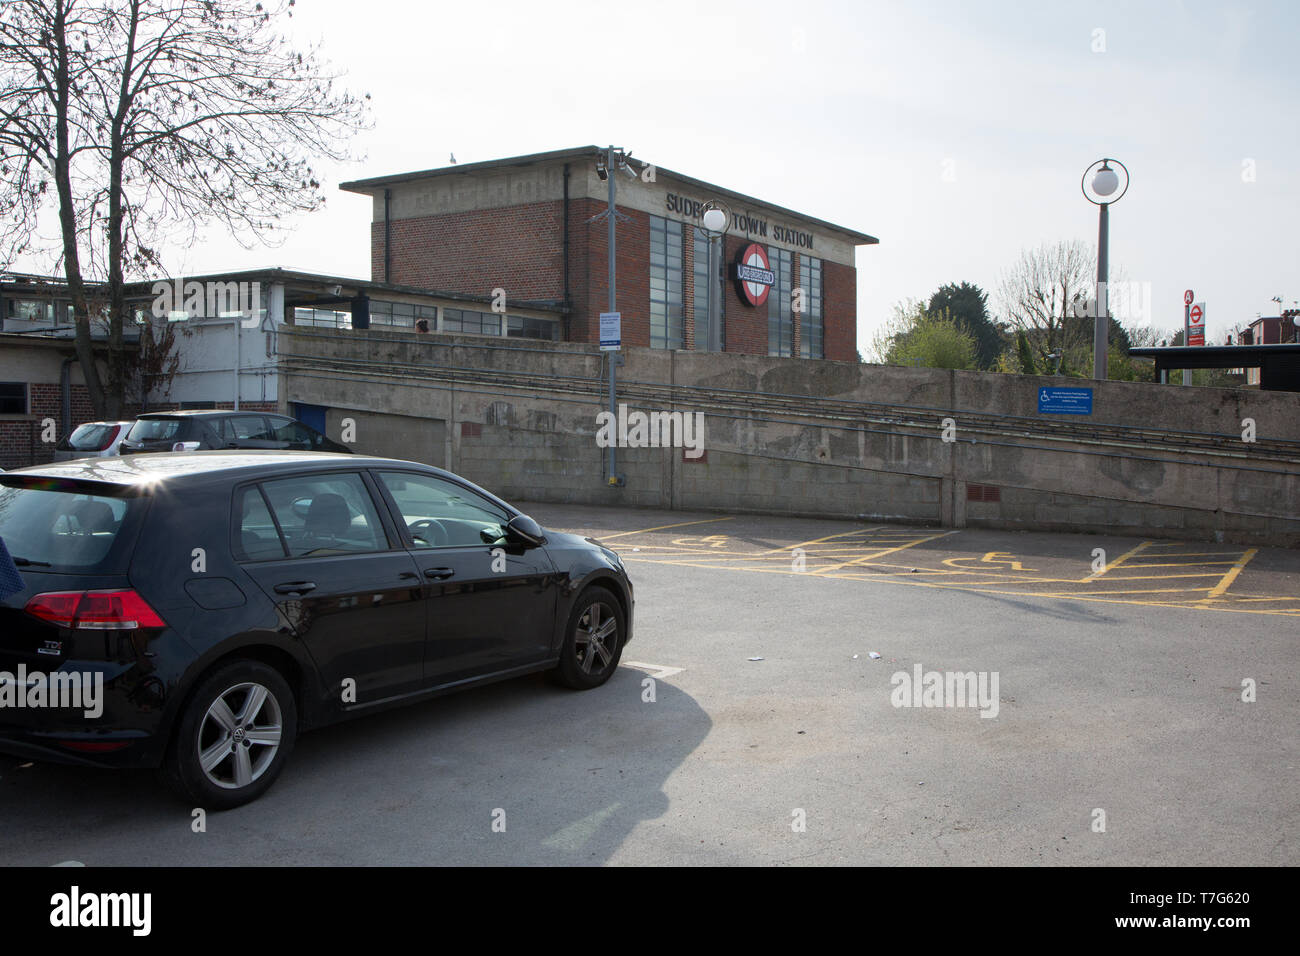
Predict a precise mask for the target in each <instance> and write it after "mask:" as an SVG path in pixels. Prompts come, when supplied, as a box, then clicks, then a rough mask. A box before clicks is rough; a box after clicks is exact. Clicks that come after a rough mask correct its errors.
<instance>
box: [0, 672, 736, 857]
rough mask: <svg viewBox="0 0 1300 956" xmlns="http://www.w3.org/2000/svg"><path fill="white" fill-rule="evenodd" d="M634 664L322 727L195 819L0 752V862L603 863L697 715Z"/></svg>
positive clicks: (123, 785)
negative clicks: (261, 776) (257, 783)
mask: <svg viewBox="0 0 1300 956" xmlns="http://www.w3.org/2000/svg"><path fill="white" fill-rule="evenodd" d="M648 676H649V675H647V674H646V673H643V672H642V671H640V670H636V669H633V668H629V667H620V668H619V669H618V671H616V672H615V674H614V676H613V677H612V678H611V679H610V680H609V682H608V683H607V684H605V685H604V686H603V687H600V688H597V689H596V690H593V691H587V692H574V691H569V690H564V689H561V688H558V687H555V686H553V685H552V684H551V683H550V682H549V681H547V680H546V678H545V676H544V675H533V676H529V677H524V678H518V679H515V680H511V681H506V682H503V683H500V684H494V685H491V686H488V687H483V688H479V689H475V690H469V691H466V692H464V693H460V694H455V695H451V696H448V697H444V698H439V699H436V700H433V701H428V702H425V703H421V704H415V705H412V706H410V707H404V708H401V709H398V710H392V711H388V712H386V713H382V714H376V715H373V716H370V717H364V718H359V719H357V720H354V721H349V722H347V723H344V724H340V725H335V726H333V727H328V728H324V729H322V730H319V731H316V732H313V733H310V734H307V735H304V736H302V737H301V738H299V740H298V744H297V747H296V749H295V751H294V754H293V756H292V759H291V760H290V761H289V763H288V765H287V766H286V768H285V771H284V773H283V774H282V775H281V776H280V778H279V780H277V781H276V783H275V785H274V786H273V787H272V788H271V790H270V791H269V792H268V793H267V794H266V795H265V796H263V797H262V798H261V799H259V800H257V801H255V802H254V803H252V804H249V805H247V806H245V807H240V808H238V809H236V810H231V811H227V812H225V813H211V814H206V816H205V819H204V820H203V822H204V824H205V828H204V829H203V830H202V831H199V832H196V830H197V824H196V822H195V821H196V819H198V818H197V816H196V815H195V813H194V810H195V809H196V808H191V807H187V806H185V805H184V804H182V803H179V802H178V801H177V800H176V799H175V798H173V797H172V796H171V794H170V793H169V792H168V791H166V790H165V789H163V788H162V786H161V784H160V783H159V782H158V781H157V780H156V778H155V776H154V775H153V774H152V773H150V772H147V771H102V770H96V769H91V768H81V767H67V766H58V765H47V764H30V765H25V764H27V762H26V761H20V760H16V759H13V758H9V757H0V819H3V820H4V821H5V823H6V830H7V831H8V833H9V834H10V838H9V839H8V840H6V841H5V843H4V845H3V847H0V864H4V865H49V864H53V863H60V862H67V861H78V862H82V863H85V864H86V865H89V866H108V865H151V864H159V865H188V864H199V865H202V864H213V865H241V864H269V865H278V864H315V865H350V864H359V865H387V864H395V865H431V864H457V865H475V864H510V863H519V864H599V863H603V862H606V861H607V860H609V859H610V858H611V856H613V855H614V854H615V853H616V852H617V851H618V849H619V848H620V847H621V846H622V844H623V842H624V841H625V840H626V839H627V837H628V835H629V834H630V833H631V832H632V831H633V830H634V829H635V828H636V827H638V826H639V825H641V824H643V823H645V822H647V821H652V820H654V819H656V818H658V817H661V816H663V815H664V814H665V812H666V811H667V810H668V807H669V800H668V797H667V796H666V794H665V792H664V786H665V782H666V781H667V780H668V778H669V777H670V776H671V775H672V774H673V773H674V772H675V771H676V769H677V768H678V767H679V766H680V765H681V764H682V763H683V761H684V760H685V759H686V758H687V756H688V755H689V754H690V753H691V752H692V751H693V750H694V749H695V748H696V747H697V746H698V745H699V744H700V742H701V741H702V740H703V739H704V738H705V737H706V736H707V734H708V732H709V730H710V727H711V722H710V720H709V717H708V715H707V714H706V713H705V712H704V711H703V709H702V708H701V707H700V706H699V705H698V704H697V703H696V702H695V701H694V700H693V699H692V698H690V697H689V696H687V695H686V694H685V693H683V692H682V691H680V690H678V689H677V688H675V687H673V686H672V685H670V684H669V683H667V682H665V681H663V680H655V681H654V682H653V684H652V685H647V684H646V683H645V681H646V679H647V677H648ZM651 696H653V701H651V700H650V699H649V698H650V697H651Z"/></svg>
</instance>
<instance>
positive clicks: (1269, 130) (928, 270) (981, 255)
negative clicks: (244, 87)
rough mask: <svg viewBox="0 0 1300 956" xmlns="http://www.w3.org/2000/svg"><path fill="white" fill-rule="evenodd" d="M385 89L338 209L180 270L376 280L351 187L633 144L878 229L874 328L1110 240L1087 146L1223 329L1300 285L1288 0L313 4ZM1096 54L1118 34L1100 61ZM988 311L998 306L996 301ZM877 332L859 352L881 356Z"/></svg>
mask: <svg viewBox="0 0 1300 956" xmlns="http://www.w3.org/2000/svg"><path fill="white" fill-rule="evenodd" d="M296 11H297V13H296V15H295V17H294V20H293V25H294V30H295V31H297V32H298V33H299V34H300V35H301V36H302V37H303V38H306V39H313V40H319V41H320V42H321V43H322V44H323V47H324V51H325V53H326V54H327V56H328V57H329V58H330V59H331V60H332V61H333V62H334V63H335V64H337V65H338V66H341V67H344V68H345V69H346V70H347V72H348V75H349V85H350V87H351V88H352V89H354V90H356V91H357V92H368V93H370V94H371V95H372V97H373V100H374V111H375V112H374V119H375V126H374V129H373V130H371V131H369V132H367V133H365V134H363V136H362V137H361V138H360V139H359V140H358V142H357V144H356V146H357V149H358V151H359V152H361V153H363V154H364V155H365V158H364V160H363V161H361V162H359V163H356V164H352V165H350V166H343V167H339V168H329V169H326V170H324V172H325V174H326V182H327V187H328V193H329V200H328V204H327V209H326V211H324V212H321V213H316V214H313V215H311V216H310V217H307V218H304V219H300V220H298V221H296V223H295V228H294V232H293V233H292V235H291V236H290V237H289V238H288V241H287V242H285V244H284V245H282V246H280V247H278V248H275V249H256V250H253V251H243V250H241V249H240V248H239V247H238V246H237V245H236V244H234V243H233V242H231V241H229V240H227V239H226V238H225V237H224V236H222V235H219V234H210V235H209V236H208V241H206V242H204V243H203V244H202V245H201V246H200V247H197V248H195V249H193V250H190V251H189V252H187V253H183V254H180V255H178V258H177V260H176V261H175V263H174V267H175V269H176V270H183V271H204V272H206V271H218V270H224V269H229V268H248V267H255V266H264V265H285V266H292V267H296V268H301V269H304V270H308V271H312V272H324V273H334V274H341V275H347V276H356V277H363V278H364V277H368V276H369V262H370V259H369V221H370V204H369V200H368V199H367V198H365V197H362V196H357V195H353V194H351V193H341V192H338V191H337V184H338V183H339V182H340V181H346V180H348V179H356V178H364V177H369V176H378V175H382V174H387V173H398V172H404V171H409V170H414V169H426V168H429V167H434V166H441V165H445V164H446V162H447V158H448V155H449V153H452V152H454V153H455V154H456V158H457V159H458V160H459V161H460V162H462V163H467V162H476V161H481V160H489V159H495V158H499V157H503V156H513V155H519V154H523V153H531V152H538V151H543V150H550V149H559V148H564V147H570V146H580V145H585V144H589V143H595V144H602V145H603V144H608V143H614V144H617V145H620V146H624V147H626V148H628V149H632V150H634V151H635V153H636V156H637V157H638V158H640V159H644V160H646V161H648V162H652V163H656V164H659V165H663V166H666V167H669V168H671V169H674V170H677V171H679V172H682V173H685V174H687V175H690V176H694V177H696V178H698V179H703V180H706V181H710V182H714V183H717V184H719V185H724V186H727V187H729V188H731V189H735V190H737V191H739V192H743V193H747V194H749V195H752V196H755V197H757V198H760V199H764V200H767V201H770V202H773V203H777V204H779V205H783V206H787V207H789V208H791V209H795V210H798V211H801V212H806V213H808V214H810V215H813V216H817V217H820V218H823V219H827V220H830V221H831V222H835V223H839V224H842V225H845V226H848V227H850V228H853V229H858V230H861V231H863V232H867V233H870V234H871V235H874V236H877V237H878V238H879V239H880V245H878V246H870V247H864V248H861V249H859V250H858V260H857V261H858V337H859V343H860V345H862V346H865V345H866V343H867V342H869V340H870V337H871V334H872V332H873V331H874V329H875V328H876V327H877V326H878V325H879V324H880V323H881V322H882V321H884V320H885V319H886V318H888V317H889V315H890V313H891V309H892V306H893V305H894V303H896V302H898V301H900V300H902V299H906V298H925V297H928V296H929V295H930V293H931V292H933V291H934V289H935V288H937V287H938V286H939V285H941V284H943V283H945V282H959V281H962V280H967V281H970V282H974V283H977V284H978V285H980V286H981V287H983V288H984V289H985V290H987V291H989V292H990V294H991V299H993V298H994V297H995V290H996V287H997V283H998V278H999V276H1000V275H1001V273H1002V272H1003V271H1004V270H1006V269H1007V268H1008V267H1009V266H1010V265H1011V264H1012V263H1013V262H1014V261H1015V259H1016V258H1017V257H1018V256H1019V254H1020V251H1021V250H1022V248H1024V247H1027V246H1035V245H1038V244H1040V243H1047V242H1055V241H1058V240H1063V239H1082V240H1085V241H1087V242H1089V243H1095V241H1096V237H1097V208H1096V207H1095V206H1093V205H1091V204H1089V203H1088V202H1087V201H1086V200H1085V199H1084V198H1083V196H1082V195H1081V194H1080V191H1079V180H1080V177H1081V176H1082V174H1083V171H1084V169H1085V168H1086V167H1087V166H1088V165H1089V163H1091V162H1092V161H1093V160H1095V159H1098V158H1100V157H1102V156H1113V157H1117V158H1118V159H1120V160H1122V161H1123V162H1124V163H1125V164H1126V165H1127V166H1128V168H1129V169H1130V170H1131V172H1132V177H1133V179H1132V186H1131V188H1130V189H1129V192H1128V194H1127V195H1126V196H1125V197H1124V198H1123V199H1122V200H1121V201H1120V202H1119V203H1117V204H1116V205H1115V206H1114V207H1113V209H1112V211H1111V262H1112V265H1113V266H1116V267H1121V268H1122V269H1123V271H1124V274H1125V277H1126V278H1127V279H1129V280H1131V281H1133V282H1136V283H1149V284H1150V285H1149V288H1150V301H1151V306H1152V310H1153V312H1154V320H1155V324H1156V325H1157V326H1158V327H1160V328H1169V327H1174V326H1179V327H1181V323H1182V319H1183V313H1182V296H1183V290H1184V289H1185V288H1188V287H1192V288H1193V289H1194V290H1195V292H1196V297H1197V299H1198V300H1200V301H1204V302H1206V304H1207V307H1206V313H1207V318H1208V328H1207V340H1209V341H1213V342H1216V343H1217V342H1221V341H1222V340H1223V336H1224V332H1225V330H1226V329H1227V328H1228V327H1230V326H1231V325H1233V324H1235V323H1237V322H1248V321H1249V320H1251V319H1253V318H1254V317H1255V316H1256V315H1257V314H1264V315H1275V314H1277V306H1276V304H1275V303H1273V302H1271V301H1270V299H1271V298H1272V297H1273V296H1275V295H1280V296H1283V297H1284V298H1285V300H1286V303H1287V305H1288V306H1291V305H1292V303H1293V302H1294V301H1295V300H1297V299H1300V269H1297V263H1300V216H1297V212H1300V182H1298V180H1300V176H1298V174H1300V128H1298V124H1297V106H1298V105H1300V78H1298V77H1297V71H1296V68H1295V47H1296V43H1297V40H1298V39H1300V13H1298V12H1297V11H1300V4H1295V3H1293V2H1278V3H1262V2H1244V3H1218V2H1185V3H1181V2H1150V3H1134V2H1116V3H1096V2H1072V3H1044V2H1041V0H1040V2H1025V3H1012V2H1007V0H1002V2H984V3H971V2H965V3H945V2H930V3H920V2H909V3H901V2H899V3H879V2H862V0H849V2H838V3H819V2H812V0H800V2H798V3H795V4H789V3H768V2H762V0H750V2H746V3H713V2H708V0H696V2H688V3H680V4H678V3H672V2H661V0H646V2H624V3H621V4H618V3H611V2H608V0H607V2H603V3H600V4H595V3H591V4H587V3H569V2H564V0H550V2H546V3H537V2H535V0H529V2H491V0H488V2H471V3H442V2H432V3H418V2H398V0H369V2H366V3H363V4H358V3H357V2H355V0H298V3H297V6H296ZM1099 51H1100V52H1099ZM991 304H993V303H991ZM864 351H865V347H864Z"/></svg>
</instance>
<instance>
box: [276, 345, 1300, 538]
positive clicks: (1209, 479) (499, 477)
mask: <svg viewBox="0 0 1300 956" xmlns="http://www.w3.org/2000/svg"><path fill="white" fill-rule="evenodd" d="M280 352H281V355H280V357H279V359H280V362H281V363H282V367H283V369H284V375H285V388H284V391H283V393H282V394H283V395H284V399H283V400H284V401H285V402H286V403H287V402H289V401H300V402H310V403H313V404H320V405H326V406H329V407H331V409H334V410H336V411H335V412H332V413H331V417H330V421H331V437H335V438H338V437H339V436H338V435H336V434H334V432H333V423H334V422H335V421H337V420H338V419H339V418H340V417H342V416H343V415H344V414H346V411H347V410H352V411H355V412H358V413H363V416H364V414H365V413H373V414H381V415H389V416H406V417H405V418H397V419H392V420H390V421H387V422H385V423H383V424H382V426H381V427H382V428H383V432H384V434H383V442H382V444H383V446H384V447H385V448H393V447H398V448H402V447H405V448H406V449H408V453H407V455H405V457H411V458H417V459H419V460H424V461H429V462H430V463H432V464H436V465H439V466H443V467H450V468H451V469H452V470H454V471H457V472H459V473H460V474H463V475H465V476H466V477H468V478H470V479H472V480H474V481H477V482H479V483H481V484H483V485H484V486H486V487H488V488H491V489H492V490H493V491H495V492H497V493H498V494H501V495H502V496H503V497H506V498H514V499H521V500H532V501H555V502H572V503H584V504H601V503H611V504H624V505H634V506H647V507H656V508H681V509H704V510H712V509H718V510H727V511H747V512H758V513H779V514H798V515H810V516H814V515H815V516H834V517H858V516H862V517H866V518H870V519H871V520H895V521H906V522H913V523H930V524H942V525H947V526H955V527H963V526H966V525H978V526H984V527H1005V528H1017V529H1031V528H1033V529H1043V530H1059V531H1091V532H1109V533H1125V534H1133V535H1149V536H1158V537H1187V538H1200V539H1210V540H1221V541H1234V542H1245V543H1256V544H1267V545H1279V546H1286V547H1296V546H1300V518H1298V517H1297V514H1298V512H1300V395H1296V394H1291V393H1280V392H1258V391H1250V390H1235V389H1210V388H1182V387H1177V386H1158V385H1139V384H1133V383H1126V382H1103V383H1088V382H1081V381H1079V380H1062V379H1056V378H1050V377H1040V376H1012V375H997V374H990V373H977V372H949V371H943V370H934V369H905V368H891V367H881V366H870V365H857V364H852V363H840V362H811V361H790V360H788V359H785V360H782V359H772V358H767V357H761V356H743V355H727V354H724V355H717V354H702V353H693V352H667V351H662V350H651V349H631V350H628V352H627V353H626V356H625V357H626V365H625V366H624V367H623V368H621V369H619V379H618V383H619V389H618V391H619V397H620V401H623V402H626V403H627V405H628V407H629V410H641V411H647V412H648V411H681V412H684V413H694V412H703V413H704V416H705V417H704V422H705V441H704V448H705V450H706V455H705V456H704V458H703V459H701V460H698V461H691V460H689V459H686V458H684V457H683V453H682V449H680V448H620V449H619V451H618V471H619V472H620V473H621V474H622V475H623V476H624V479H625V482H624V484H623V486H621V487H611V486H609V485H608V484H607V483H606V481H605V474H604V468H605V452H604V450H603V449H601V448H599V447H597V444H596V433H597V428H598V424H597V414H598V413H599V412H600V411H601V410H602V409H603V408H604V405H605V398H604V384H603V382H602V379H601V374H602V361H603V360H602V357H601V355H600V354H599V352H598V351H597V350H596V349H595V348H594V347H589V346H582V345H575V344H572V343H546V342H526V343H519V344H518V345H516V344H515V343H499V342H490V340H484V339H481V338H474V337H470V336H458V337H446V336H437V337H433V336H420V337H419V338H415V337H413V336H405V335H401V334H395V333H391V332H380V331H375V330H370V331H365V332H358V331H345V332H339V331H335V330H321V329H302V330H294V329H284V330H282V333H281V335H280ZM1049 385H1070V386H1086V385H1092V386H1093V387H1094V388H1095V393H1094V404H1093V414H1092V415H1091V416H1057V415H1039V413H1038V389H1039V388H1040V387H1043V386H1049ZM363 416H358V417H357V421H358V428H359V430H360V431H364V430H365V428H366V427H374V426H375V423H374V422H373V420H372V425H371V426H366V424H365V423H366V421H367V419H366V418H365V417H363ZM945 418H948V419H951V420H952V421H951V425H952V428H951V429H949V437H952V438H955V440H954V441H951V442H945V441H944V440H943V429H944V419H945ZM1247 418H1249V419H1253V420H1254V427H1255V430H1256V438H1257V441H1256V442H1254V443H1249V442H1245V441H1243V440H1242V430H1243V424H1242V422H1243V419H1247ZM430 420H432V421H430ZM421 422H427V423H430V427H427V428H426V427H425V425H424V424H421ZM433 423H436V424H433ZM403 428H407V429H409V430H410V434H411V440H410V441H409V442H404V441H403V440H402V439H401V437H400V436H401V434H402V429H403ZM439 444H441V447H437V446H438V445H439ZM367 445H368V442H367V439H366V436H364V435H361V434H358V442H357V445H356V447H358V448H359V449H363V450H364V449H365V448H366V447H367ZM972 486H974V487H972Z"/></svg>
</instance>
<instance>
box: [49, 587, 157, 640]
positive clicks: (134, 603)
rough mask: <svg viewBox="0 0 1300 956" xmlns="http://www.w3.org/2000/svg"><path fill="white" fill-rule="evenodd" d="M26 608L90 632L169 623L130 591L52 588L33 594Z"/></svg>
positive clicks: (60, 625) (61, 624) (59, 623)
mask: <svg viewBox="0 0 1300 956" xmlns="http://www.w3.org/2000/svg"><path fill="white" fill-rule="evenodd" d="M23 610H25V611H26V612H27V613H28V614H30V615H32V616H33V617H38V618H40V619H41V620H42V621H49V622H50V623H51V624H57V625H58V626H59V627H70V628H79V629H81V630H89V631H129V630H134V629H135V628H138V627H166V626H167V622H166V621H164V620H163V619H162V618H161V617H159V616H158V612H157V611H155V610H154V609H153V608H151V607H150V606H149V604H148V602H147V601H145V599H144V598H142V597H140V595H139V594H137V593H136V592H135V591H130V590H127V591H49V592H47V593H45V594H38V595H36V596H35V597H33V598H32V599H31V600H30V601H28V602H27V606H26V607H25V608H23Z"/></svg>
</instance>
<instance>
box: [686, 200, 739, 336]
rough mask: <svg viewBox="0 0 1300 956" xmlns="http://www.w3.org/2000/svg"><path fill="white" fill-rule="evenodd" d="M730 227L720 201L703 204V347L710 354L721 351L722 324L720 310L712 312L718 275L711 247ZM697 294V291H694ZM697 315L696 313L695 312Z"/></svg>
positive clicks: (728, 219) (696, 327)
mask: <svg viewBox="0 0 1300 956" xmlns="http://www.w3.org/2000/svg"><path fill="white" fill-rule="evenodd" d="M730 226H731V210H730V209H728V208H727V206H726V204H725V203H723V202H722V201H721V200H717V199H711V200H709V201H708V202H706V203H705V204H704V215H703V216H702V217H701V219H700V231H701V232H702V233H704V235H705V236H706V237H707V238H708V240H709V268H708V277H709V286H708V294H707V295H706V297H705V307H704V308H705V315H706V316H707V317H708V318H707V322H708V333H707V335H706V338H705V347H706V348H707V349H708V351H710V352H721V351H722V322H721V316H720V315H719V314H718V313H720V312H721V311H722V310H721V309H718V310H716V312H715V310H714V308H713V297H714V295H715V294H716V293H715V291H714V290H715V289H716V287H717V285H718V274H717V272H716V271H715V267H714V265H713V263H714V255H713V247H714V245H715V244H716V243H717V241H718V240H719V239H721V238H722V237H723V236H725V235H726V234H727V229H728V228H729V227H730ZM695 291H696V293H697V294H698V292H699V290H698V289H696V290H695ZM696 314H697V315H698V314H699V313H698V311H697V312H696ZM699 334H700V328H699V322H698V321H696V323H695V335H696V342H697V343H698V341H699Z"/></svg>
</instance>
